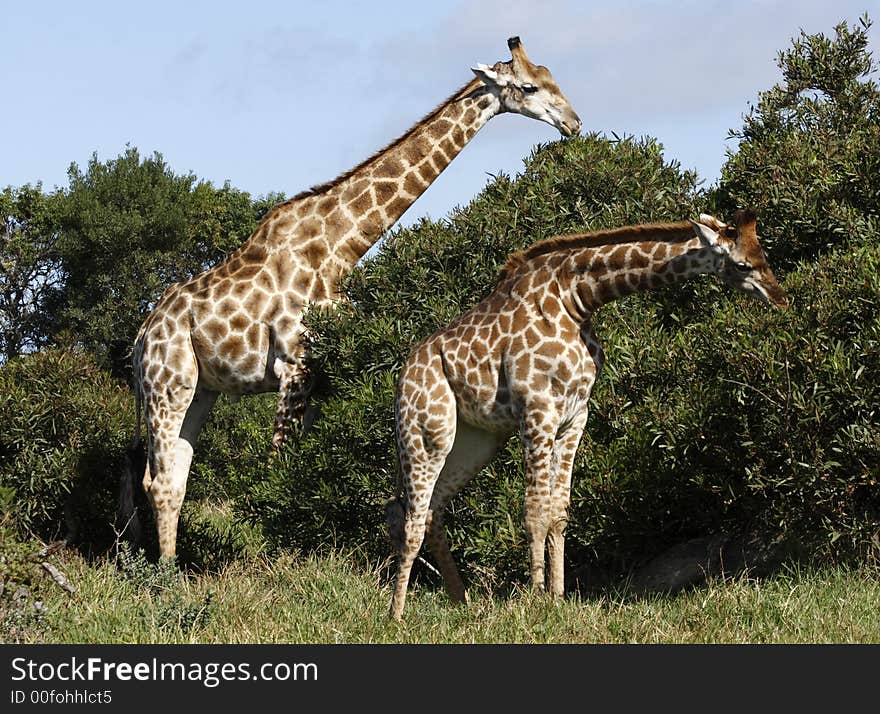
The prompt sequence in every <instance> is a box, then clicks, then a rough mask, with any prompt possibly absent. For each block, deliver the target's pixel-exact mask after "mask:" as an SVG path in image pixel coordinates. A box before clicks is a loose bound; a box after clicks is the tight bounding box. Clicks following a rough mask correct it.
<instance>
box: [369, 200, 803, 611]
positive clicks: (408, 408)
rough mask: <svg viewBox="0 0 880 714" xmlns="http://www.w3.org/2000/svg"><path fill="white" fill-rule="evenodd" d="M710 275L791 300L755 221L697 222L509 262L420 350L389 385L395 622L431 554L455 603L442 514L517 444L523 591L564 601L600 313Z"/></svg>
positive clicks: (526, 253)
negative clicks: (524, 545)
mask: <svg viewBox="0 0 880 714" xmlns="http://www.w3.org/2000/svg"><path fill="white" fill-rule="evenodd" d="M702 273H712V274H715V275H717V276H718V277H720V279H721V280H722V281H723V282H725V283H727V284H728V285H731V286H733V287H734V288H737V289H739V290H743V291H746V292H748V293H750V294H752V295H754V296H755V297H757V298H759V299H761V300H763V301H764V302H766V303H769V304H770V305H773V306H775V307H778V308H783V307H786V306H787V296H786V294H785V292H784V291H783V290H782V288H781V287H780V286H779V284H778V283H777V281H776V278H775V277H774V275H773V271H772V270H771V268H770V265H769V264H768V262H767V258H766V256H765V254H764V251H763V249H762V248H761V245H760V243H759V241H758V236H757V219H756V216H755V214H754V212H752V211H750V210H740V211H737V212H736V213H735V214H734V216H733V219H732V222H731V223H730V224H727V223H723V222H722V221H720V220H718V219H717V218H715V217H714V216H710V215H707V214H701V215H700V217H699V219H698V220H696V221H693V220H691V221H682V222H679V223H667V224H646V225H638V226H629V227H626V228H619V229H616V230H610V231H602V232H597V233H588V234H577V235H567V236H556V237H553V238H548V239H546V240H543V241H539V242H537V243H534V244H533V245H531V246H530V247H528V248H526V249H525V250H523V251H520V252H518V253H514V254H513V255H511V256H510V257H509V258H508V260H507V262H506V264H505V265H504V267H503V268H502V270H501V273H500V277H499V280H498V283H497V285H496V287H495V289H494V290H493V292H492V293H491V294H490V295H489V296H488V297H486V298H485V299H484V300H483V301H482V302H480V303H479V304H477V305H476V306H475V307H473V308H472V309H471V310H469V311H467V312H465V313H464V314H463V315H461V316H460V317H459V318H457V319H456V320H455V321H453V322H452V323H451V324H450V325H448V326H447V327H445V328H443V329H441V330H439V331H437V332H435V333H434V334H433V335H431V336H430V337H428V338H427V339H425V340H423V341H422V342H421V343H419V344H418V345H416V347H415V348H414V349H413V350H412V352H411V354H410V356H409V358H408V360H407V362H406V364H405V366H404V368H403V370H402V372H401V375H400V378H399V381H398V386H397V395H396V399H395V426H396V433H397V448H398V455H399V461H400V476H401V481H402V483H401V487H402V488H401V490H402V492H403V493H402V496H400V497H399V498H398V499H397V500H394V501H391V502H389V504H388V505H387V507H386V515H387V518H388V525H389V532H390V535H391V540H392V542H393V543H394V545H395V547H396V549H397V560H398V565H397V576H396V579H395V583H394V594H393V597H392V603H391V616H392V617H393V618H394V619H397V620H400V619H401V618H402V615H403V608H404V602H405V598H406V590H407V586H408V583H409V576H410V570H411V568H412V564H413V561H414V560H415V557H416V555H417V553H418V551H419V549H420V548H421V545H422V542H423V540H427V542H428V545H429V547H430V549H431V551H432V553H433V556H434V559H435V561H436V563H437V566H438V568H439V570H440V573H441V575H442V576H443V580H444V584H445V586H446V590H447V593H448V594H449V596H450V597H451V598H452V599H453V600H455V601H459V602H464V601H465V588H464V584H463V583H462V579H461V577H460V575H459V573H458V570H457V569H456V566H455V563H454V561H453V559H452V555H451V553H450V551H449V544H448V542H447V540H446V535H445V532H444V528H443V511H444V508H445V507H446V504H447V503H448V502H449V500H450V499H451V498H452V497H453V495H454V494H455V493H456V492H457V491H458V490H459V489H461V488H462V487H463V486H464V485H465V484H466V483H467V482H468V481H469V480H470V479H471V478H472V477H473V476H474V475H475V474H476V473H477V472H478V471H479V470H480V469H481V468H482V467H483V466H484V465H485V464H487V463H488V462H489V461H490V460H491V459H492V457H493V456H494V455H495V453H496V452H497V451H498V449H499V448H500V447H501V446H502V445H503V444H504V443H505V442H506V441H507V440H508V439H509V438H510V437H511V436H512V435H513V434H514V433H518V434H519V437H520V439H521V441H522V444H523V450H524V461H525V474H526V488H525V499H524V512H525V530H526V536H527V541H528V544H529V556H530V577H531V584H532V587H533V588H535V589H537V590H544V588H545V548H546V553H547V554H548V555H549V574H548V577H547V580H549V590H550V593H551V594H552V595H555V596H561V595H562V594H563V574H564V566H563V554H564V547H565V543H564V532H565V527H566V524H567V519H568V504H569V494H570V490H571V472H572V464H573V461H574V457H575V452H576V451H577V448H578V444H579V443H580V440H581V435H582V433H583V431H584V427H585V425H586V421H587V409H588V402H589V399H590V393H591V391H592V389H593V384H594V383H595V381H596V378H597V377H598V375H599V372H600V370H601V368H602V363H603V361H604V352H603V350H602V347H601V346H600V344H599V341H598V339H597V338H596V334H595V332H594V330H593V327H592V315H593V313H594V312H595V311H596V310H597V309H598V308H599V307H601V306H602V305H604V304H605V303H607V302H609V301H611V300H614V299H616V298H619V297H622V296H624V295H627V294H629V293H633V292H636V291H639V290H647V289H651V288H654V287H657V286H661V285H666V284H670V283H675V282H678V281H679V280H683V279H685V278H689V277H691V276H694V275H699V274H702Z"/></svg>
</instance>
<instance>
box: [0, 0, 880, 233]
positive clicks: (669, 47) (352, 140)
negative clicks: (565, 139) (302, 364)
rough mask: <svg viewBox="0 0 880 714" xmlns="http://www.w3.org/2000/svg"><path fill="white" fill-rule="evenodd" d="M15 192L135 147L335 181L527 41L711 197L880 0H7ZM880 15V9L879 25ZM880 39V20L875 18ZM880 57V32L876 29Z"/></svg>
mask: <svg viewBox="0 0 880 714" xmlns="http://www.w3.org/2000/svg"><path fill="white" fill-rule="evenodd" d="M0 9H2V11H0V31H2V36H3V44H4V60H5V61H4V65H5V71H4V75H5V76H4V80H3V89H4V98H5V100H6V101H5V102H4V105H5V106H4V109H3V111H2V112H0V186H5V185H13V186H18V185H21V184H25V183H36V182H37V181H42V182H43V185H44V188H47V189H51V188H52V187H54V186H66V185H67V176H66V172H67V167H68V166H69V164H70V163H71V162H73V161H75V162H77V163H78V164H80V166H84V165H85V164H86V162H87V161H88V159H89V157H90V156H91V154H92V153H93V152H97V155H98V158H99V159H100V160H102V161H103V160H107V159H110V158H113V157H115V156H117V155H118V154H119V153H120V152H121V151H123V150H124V148H125V146H126V144H130V145H132V146H135V147H137V148H138V149H139V150H140V151H141V153H142V154H149V153H152V152H153V151H159V152H161V153H162V154H163V156H164V157H165V159H166V160H167V161H168V163H169V164H170V165H171V167H172V168H173V169H174V170H175V171H176V172H178V173H186V172H192V173H194V174H195V175H196V176H198V177H200V178H204V179H207V180H210V181H212V182H213V183H215V184H218V185H219V184H222V183H223V182H224V181H226V180H229V181H230V182H231V184H232V185H233V186H235V187H237V188H240V189H243V190H246V191H249V192H251V193H252V194H253V195H255V196H256V195H261V194H265V193H267V192H270V191H283V192H284V193H286V194H287V195H291V194H293V193H296V192H298V191H300V190H302V189H304V188H307V187H308V186H310V185H313V184H316V183H320V182H323V181H326V180H328V179H331V178H333V177H334V176H336V175H337V174H339V173H341V172H342V171H344V170H346V169H348V168H350V167H351V166H353V165H354V164H356V163H358V162H360V161H361V160H362V159H364V158H366V157H367V156H368V155H369V154H371V153H373V152H374V151H375V150H377V149H379V148H381V147H382V146H384V145H385V144H387V143H388V142H389V141H390V140H392V139H393V138H395V137H396V136H398V135H399V134H400V133H402V132H403V131H405V130H406V129H407V128H408V127H409V126H410V125H412V124H413V123H415V122H416V121H417V120H418V119H419V118H421V116H423V115H424V114H425V113H427V112H428V111H429V110H431V109H432V108H433V107H434V106H435V105H436V104H438V103H439V102H440V101H442V100H443V99H444V98H445V97H446V96H448V95H449V94H450V93H451V92H452V91H454V90H455V89H457V88H458V87H459V86H460V85H462V84H464V83H465V82H466V81H468V80H469V79H470V77H471V76H472V75H471V73H470V70H469V67H471V66H472V65H473V64H475V63H477V62H484V63H487V64H491V63H493V62H496V61H498V60H506V59H509V52H508V50H507V45H506V39H507V37H509V36H511V35H519V36H520V37H521V38H522V41H523V44H524V46H525V47H526V50H527V52H528V53H529V55H530V56H531V58H532V60H533V61H535V62H537V63H540V64H545V65H547V66H548V67H549V69H550V70H551V71H552V72H553V74H554V76H555V77H556V79H557V81H558V82H559V84H560V86H561V87H562V89H563V91H564V92H565V93H566V95H567V96H568V98H569V99H570V100H571V103H572V105H573V106H574V107H575V109H576V110H577V111H578V113H579V114H580V116H581V118H582V119H583V122H584V129H583V130H584V131H590V130H596V131H600V132H602V133H605V134H608V135H610V134H611V132H615V133H617V134H618V135H630V134H633V135H636V136H642V135H645V134H648V135H651V136H654V137H656V138H657V139H659V140H660V142H661V143H662V144H663V145H664V147H665V155H666V157H667V158H668V159H677V160H678V161H680V162H681V164H682V165H683V166H684V167H685V168H695V169H696V170H697V171H698V173H699V175H700V176H701V177H702V178H703V179H705V180H706V182H707V184H711V183H712V182H714V181H715V180H716V179H717V177H718V174H719V171H720V168H721V165H722V164H723V162H724V158H725V150H726V149H727V148H731V147H732V146H733V144H732V143H731V141H726V140H725V138H726V136H727V133H728V129H732V128H733V129H735V128H738V127H740V126H741V124H742V120H741V117H742V115H743V113H745V112H746V111H747V110H748V106H749V103H750V102H754V101H755V100H756V98H757V94H758V92H759V91H762V90H765V89H768V88H769V87H770V86H771V85H772V84H773V83H774V82H776V81H778V79H779V72H778V69H777V67H776V64H775V57H776V53H777V52H778V51H779V50H781V49H784V48H785V47H787V46H788V45H789V43H790V40H791V38H792V37H795V36H796V35H797V34H798V32H799V30H800V29H801V28H803V29H804V30H805V31H807V32H810V33H813V32H819V31H821V32H824V33H825V34H827V35H832V34H833V27H834V25H835V24H836V23H838V22H840V21H841V20H847V21H848V22H849V23H851V24H852V23H855V22H856V21H857V19H858V17H859V16H860V15H861V14H862V13H864V12H865V10H867V9H869V3H868V2H867V0H861V1H860V2H851V1H850V0H836V2H833V3H829V2H827V0H823V1H821V2H820V1H817V0H807V1H805V2H793V1H789V2H782V1H776V2H774V1H770V0H766V1H761V0H743V1H740V2H736V3H731V2H718V1H713V0H700V1H692V2H678V3H671V2H669V3H664V2H656V1H652V0H623V1H622V2H601V3H599V2H568V1H564V0H541V1H540V2H538V1H537V0H534V1H533V2H523V1H521V0H489V1H487V2H477V1H476V0H471V1H469V2H457V1H449V2H439V1H435V2H431V3H413V2H411V0H408V1H407V2H397V1H394V2H379V1H378V0H375V1H374V2H348V3H343V2H337V1H336V0H322V1H321V2H314V1H313V0H312V1H310V2H302V3H300V2H281V0H252V1H251V2H249V3H242V2H236V3H232V2H226V1H225V0H215V1H214V2H186V1H184V0H178V1H177V2H168V1H166V0H152V1H151V2H149V3H125V2H118V0H117V1H114V2H90V1H89V0H82V2H78V3H73V2H69V1H67V2H57V1H55V0H48V1H45V2H41V3H22V2H18V1H16V2H12V1H10V0H0ZM877 14H880V13H877ZM872 19H874V20H875V21H876V22H878V23H880V17H873V18H872ZM871 42H872V44H871V49H872V51H873V53H874V55H875V57H877V58H880V28H878V27H877V26H875V27H874V28H872V30H871ZM557 137H558V133H557V132H556V131H555V130H554V129H553V128H552V127H550V126H549V125H545V124H541V123H539V122H536V121H533V120H529V119H525V118H523V117H520V116H512V115H502V116H499V117H496V118H494V119H493V120H492V121H491V122H489V124H487V125H486V126H485V127H484V128H483V129H482V130H481V131H480V133H479V134H477V136H476V137H475V139H474V140H473V141H472V142H471V144H470V145H468V146H467V147H465V149H464V151H463V152H462V153H461V154H460V155H459V156H458V158H456V160H455V161H454V162H453V163H452V164H451V166H450V167H449V168H448V169H447V170H446V171H445V172H444V173H443V174H442V175H441V176H440V178H439V179H438V180H437V181H436V182H435V183H434V184H433V185H432V186H431V187H430V188H429V189H428V191H427V192H426V193H425V194H424V195H423V196H422V197H421V198H420V199H419V200H418V201H417V202H416V203H415V204H414V205H413V206H412V207H411V208H410V209H409V210H408V211H407V213H406V214H405V215H404V217H403V220H402V223H403V224H409V223H412V222H413V221H414V220H416V219H417V218H418V217H420V216H423V215H426V214H427V215H430V216H432V217H433V218H441V217H442V216H444V215H445V214H446V213H447V212H448V211H449V210H451V209H452V208H453V207H454V206H456V205H462V204H465V203H467V202H468V201H469V200H470V198H471V197H472V196H473V195H474V194H475V193H477V192H478V191H479V190H480V189H481V188H483V187H484V186H485V184H486V182H487V180H488V178H489V177H488V174H496V173H498V172H499V171H504V172H507V173H511V174H515V173H516V172H518V171H519V170H520V169H521V167H522V159H523V158H524V157H525V156H527V155H528V153H529V152H530V151H531V148H532V147H533V145H534V144H536V143H538V142H546V141H550V140H553V139H555V138H557Z"/></svg>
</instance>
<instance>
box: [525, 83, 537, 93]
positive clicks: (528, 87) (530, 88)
mask: <svg viewBox="0 0 880 714" xmlns="http://www.w3.org/2000/svg"><path fill="white" fill-rule="evenodd" d="M522 90H523V91H524V92H525V93H526V94H534V93H535V92H537V91H538V88H537V87H536V86H535V85H534V84H524V85H523V86H522Z"/></svg>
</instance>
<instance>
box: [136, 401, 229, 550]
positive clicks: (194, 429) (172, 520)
mask: <svg viewBox="0 0 880 714" xmlns="http://www.w3.org/2000/svg"><path fill="white" fill-rule="evenodd" d="M176 396H177V399H176V401H175V402H174V403H165V404H151V405H150V406H151V408H150V410H149V411H150V413H155V412H154V409H155V411H156V412H159V413H163V414H164V415H165V419H164V420H163V421H162V422H161V423H152V420H150V421H149V422H148V428H149V430H150V435H151V437H152V438H151V439H150V448H149V457H148V459H147V465H146V469H145V471H144V482H143V483H144V490H145V491H146V492H147V496H148V497H149V499H150V504H151V505H152V507H153V514H154V516H155V519H156V531H157V535H158V538H159V554H160V555H161V556H162V557H163V558H173V557H174V556H175V554H176V550H177V526H178V522H179V519H180V509H181V506H182V505H183V499H184V496H185V494H186V482H187V478H188V476H189V468H190V464H191V463H192V456H193V449H194V447H195V443H196V439H197V438H198V435H199V432H200V431H201V430H202V427H203V426H204V424H205V421H206V420H207V418H208V414H209V413H210V411H211V407H213V405H214V402H215V401H216V400H217V393H216V392H212V391H209V390H206V389H201V388H199V389H196V390H192V389H185V388H182V389H180V390H178V391H177V393H176ZM156 401H159V400H156ZM157 407H164V409H163V408H158V409H157Z"/></svg>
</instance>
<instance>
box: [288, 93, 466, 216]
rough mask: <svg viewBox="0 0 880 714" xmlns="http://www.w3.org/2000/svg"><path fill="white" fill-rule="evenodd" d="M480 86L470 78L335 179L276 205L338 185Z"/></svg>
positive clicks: (313, 194)
mask: <svg viewBox="0 0 880 714" xmlns="http://www.w3.org/2000/svg"><path fill="white" fill-rule="evenodd" d="M481 86H483V83H482V82H481V81H480V80H479V79H477V78H474V79H472V80H471V81H470V82H468V83H467V84H465V85H464V86H463V87H461V88H460V89H459V90H458V91H456V92H453V93H452V94H450V95H449V96H448V97H447V98H446V99H444V100H443V101H442V102H441V103H440V104H438V105H437V106H436V107H434V109H433V110H432V111H431V112H429V113H428V114H426V115H425V116H424V117H422V119H420V120H419V121H418V122H416V123H415V124H414V125H413V126H412V127H410V128H409V129H408V130H407V131H406V132H404V133H403V134H401V135H400V136H398V137H397V138H396V139H394V141H392V142H391V143H389V144H388V145H386V146H385V147H384V148H382V149H379V150H378V151H376V152H375V153H374V154H372V155H371V156H369V157H368V158H366V159H364V160H363V161H361V162H360V163H359V164H358V165H357V166H355V167H354V168H351V169H349V170H348V171H346V172H344V173H341V174H339V176H337V177H336V178H335V179H332V180H330V181H325V182H324V183H320V184H317V185H315V186H312V187H311V188H309V189H306V190H305V191H300V192H299V193H298V194H296V195H295V196H293V197H292V198H289V199H287V200H286V201H284V202H283V203H280V204H278V205H279V206H283V205H286V204H289V203H293V202H294V201H299V200H300V199H302V198H308V197H309V196H315V195H317V194H319V193H324V192H325V191H329V190H330V189H331V188H333V187H334V186H338V185H339V184H340V183H342V182H343V181H345V180H346V179H348V178H350V177H351V176H352V175H353V174H355V173H357V172H358V171H360V170H361V169H362V168H364V167H365V166H366V165H367V164H369V163H370V162H372V161H375V160H376V159H377V158H378V157H379V156H381V155H382V154H384V153H385V152H386V151H389V150H391V149H393V148H395V147H396V146H398V145H399V144H400V143H401V142H403V141H404V140H405V139H406V138H407V137H409V136H410V135H412V134H413V133H414V132H416V131H418V130H419V129H421V128H422V127H423V126H425V124H427V123H428V122H430V121H431V120H433V119H434V118H435V117H436V116H437V115H438V114H439V113H440V112H441V111H442V110H443V108H444V107H446V105H447V104H449V103H450V102H451V101H453V100H455V99H460V98H462V97H465V96H467V95H468V94H471V93H473V92H474V91H475V90H477V89H478V88H479V87H481Z"/></svg>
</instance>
